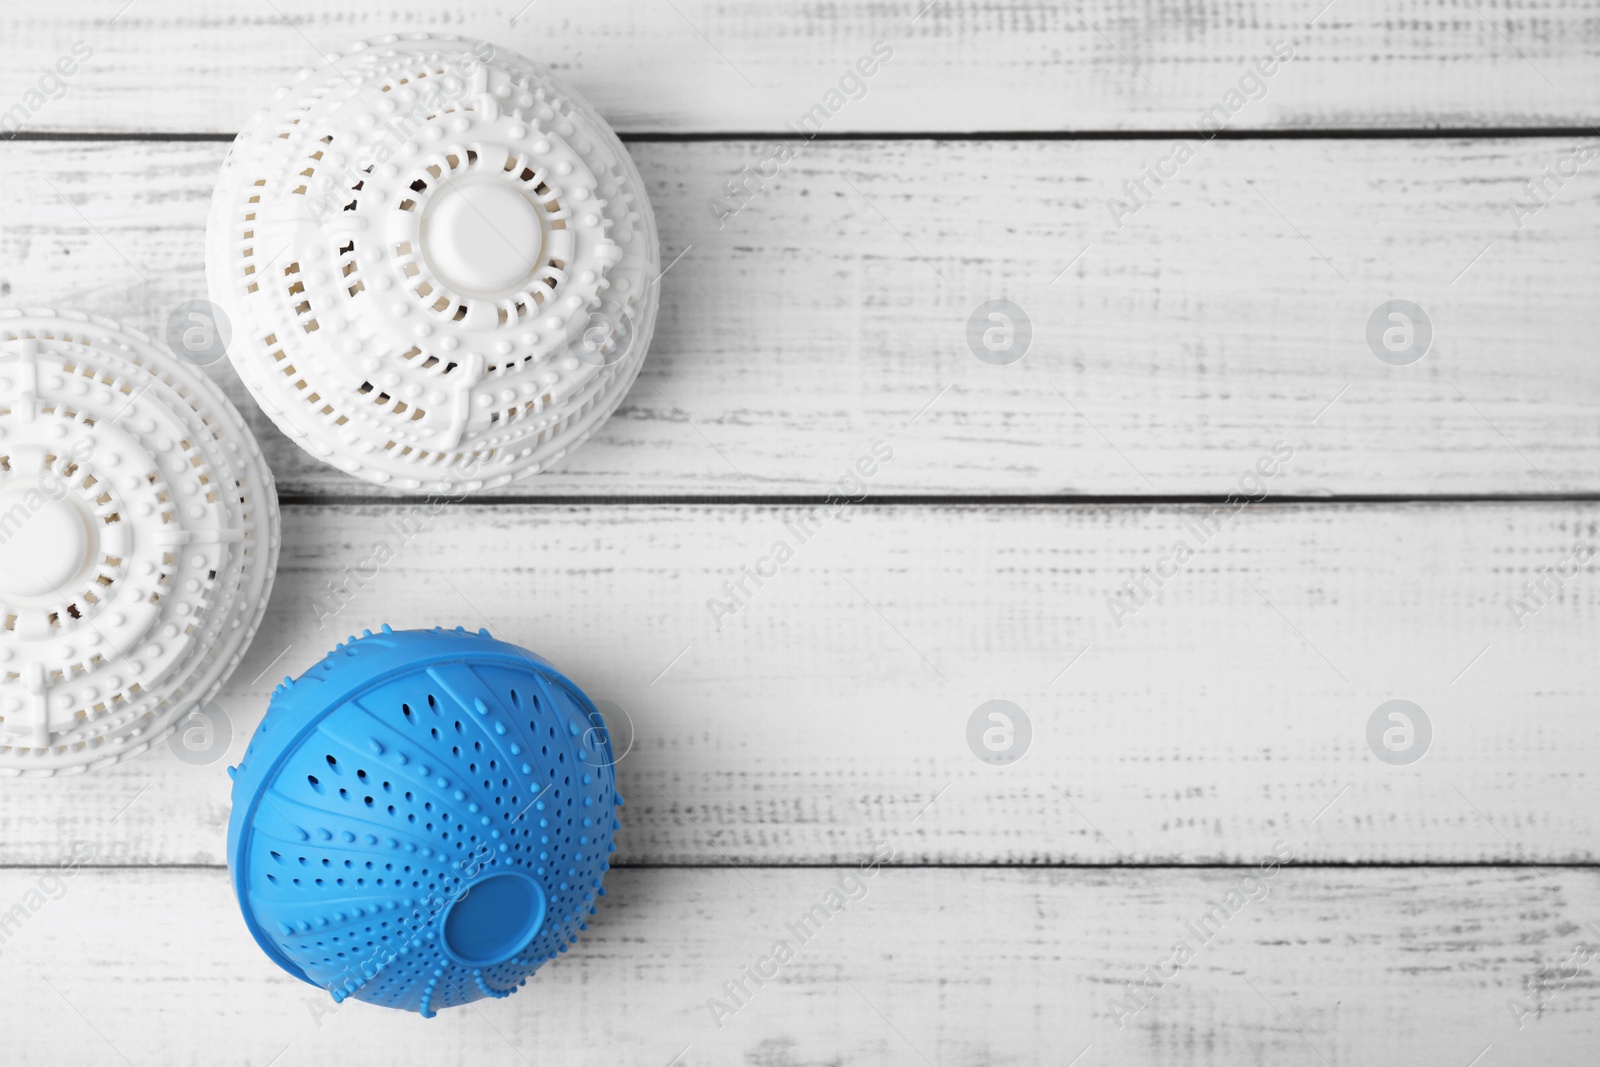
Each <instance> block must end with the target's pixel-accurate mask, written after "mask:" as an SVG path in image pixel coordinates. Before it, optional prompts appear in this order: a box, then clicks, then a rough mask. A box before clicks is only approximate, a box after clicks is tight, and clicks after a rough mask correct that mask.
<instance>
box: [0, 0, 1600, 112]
mask: <svg viewBox="0 0 1600 1067" xmlns="http://www.w3.org/2000/svg"><path fill="white" fill-rule="evenodd" d="M1324 3H1325V0H1253V2H1247V3H1228V2H1224V0H1205V2H1203V3H1196V4H1189V5H1184V6H1180V7H1170V6H1169V7H1153V6H1148V5H1143V4H1139V3H1134V2H1132V0H1086V2H1084V3H1082V4H1077V3H1072V4H1058V3H1046V2H1041V0H981V2H976V3H974V2H967V0H894V2H891V3H884V2H881V0H843V2H838V3H830V4H827V5H825V6H818V5H816V4H812V3H805V2H802V0H731V2H730V0H718V2H711V0H673V2H672V3H661V2H658V0H610V2H608V3H605V4H592V3H590V4H585V3H578V2H574V0H534V2H532V3H528V2H527V0H494V2H491V3H471V4H463V3H447V4H437V3H428V2H426V0H346V2H344V3H340V4H337V5H327V4H316V3H308V2H306V0H274V2H273V3H270V4H263V5H260V6H251V7H246V6H235V5H229V4H221V5H200V6H196V5H194V4H191V3H185V2H183V0H132V2H131V3H129V2H128V0H80V2H76V3H72V4H58V5H54V6H32V7H29V6H17V7H14V8H11V9H8V10H7V11H6V13H5V14H4V15H3V16H0V37H3V39H4V40H5V41H6V42H7V43H8V47H9V52H8V62H7V64H6V69H5V72H4V73H3V75H0V101H3V102H5V106H6V107H10V106H11V103H12V102H13V101H20V100H24V99H25V97H24V94H25V93H26V91H27V90H28V89H29V88H30V87H34V86H36V83H37V81H38V79H39V78H40V77H41V76H42V75H43V74H45V73H46V72H47V71H50V70H52V69H54V67H55V64H56V63H57V61H58V60H59V59H60V58H61V57H62V56H63V55H66V54H69V53H70V51H71V48H72V45H73V43H74V42H76V41H82V42H84V44H85V45H86V46H88V47H89V48H92V49H93V55H92V56H91V57H90V58H89V60H88V61H87V62H86V63H84V64H83V65H82V66H81V67H80V68H78V70H77V71H76V73H74V74H73V75H72V76H71V77H70V78H68V79H67V80H66V85H67V92H66V95H65V96H64V97H63V98H61V99H58V100H53V101H51V102H49V103H47V104H45V105H44V106H43V107H40V108H38V109H37V110H36V113H34V114H32V115H30V116H28V117H27V128H29V129H36V130H38V129H42V130H86V131H112V132H126V131H162V132H171V131H179V132H191V131H196V130H206V131H220V132H227V133H232V132H234V131H235V130H237V129H238V128H239V126H240V125H241V124H242V123H243V122H244V120H245V119H246V117H247V116H248V115H249V114H250V113H251V111H253V110H254V109H255V108H257V107H259V106H261V104H262V102H263V101H265V100H266V99H267V97H268V96H269V95H270V94H271V93H272V91H273V90H275V89H277V88H278V87H279V86H280V85H282V84H284V83H286V82H287V81H288V80H289V79H290V78H291V77H292V75H293V74H294V72H295V71H296V70H297V69H299V68H301V67H305V66H315V65H318V64H320V63H322V62H323V60H324V55H325V54H326V53H330V52H337V51H341V50H343V49H345V48H347V46H348V45H350V44H351V43H353V42H354V41H356V40H357V39H360V38H364V37H374V36H378V35H381V34H385V33H393V32H433V33H457V34H465V35H470V36H477V37H483V38H487V39H489V40H491V41H493V42H494V43H495V44H497V45H501V46H504V47H507V48H511V49H515V50H517V51H521V52H524V53H526V54H528V55H531V56H534V57H536V58H538V59H540V60H542V61H544V62H546V63H549V64H551V65H552V66H553V67H554V68H555V69H556V71H557V72H558V73H559V74H561V75H563V76H565V77H566V78H568V79H569V80H570V81H571V82H572V83H573V84H574V85H576V86H577V88H578V89H579V90H580V91H582V92H583V93H584V94H586V95H587V96H589V97H590V98H591V99H592V100H593V101H594V103H595V104H596V105H597V106H598V107H599V108H600V111H601V113H602V114H605V115H606V116H607V117H609V118H610V119H611V120H612V121H613V122H614V123H615V124H616V125H617V126H618V127H619V128H620V129H622V130H625V131H637V132H647V133H654V132H673V133H677V132H691V133H699V132H705V131H759V132H769V131H783V130H784V129H785V128H786V126H785V124H786V123H787V122H791V121H792V122H795V123H798V122H799V121H800V119H801V117H802V115H804V114H805V113H806V112H807V111H808V110H809V109H810V108H811V107H813V106H814V105H816V104H819V103H828V104H830V105H833V110H834V111H835V113H834V114H833V115H832V116H831V117H830V118H829V119H828V121H827V123H826V125H825V126H824V127H823V128H824V129H826V130H827V131H828V132H830V133H833V132H851V131H860V130H870V131H886V132H896V131H924V130H937V131H951V132H972V131H977V132H990V131H998V130H1008V131H1009V130H1148V129H1157V130H1171V129H1184V128H1186V125H1187V124H1188V123H1190V122H1198V121H1200V118H1201V116H1202V114H1203V113H1204V112H1205V110H1206V109H1207V108H1209V107H1211V106H1213V105H1217V104H1222V103H1232V104H1234V106H1235V107H1236V109H1237V110H1236V112H1235V113H1234V114H1233V115H1232V117H1231V121H1230V125H1231V126H1233V127H1234V128H1242V129H1304V128H1319V127H1329V126H1336V127H1374V128H1383V127H1410V128H1426V127H1438V126H1444V127H1463V126H1473V127H1476V126H1502V127H1503V126H1523V125H1566V126H1572V125H1580V124H1582V123H1584V122H1586V121H1588V120H1590V119H1591V118H1592V117H1593V115H1594V114H1595V111H1596V108H1597V105H1600V86H1597V84H1596V82H1595V79H1594V76H1593V74H1594V63H1595V61H1596V58H1597V54H1600V26H1597V25H1596V23H1595V20H1594V19H1593V17H1592V14H1591V12H1590V11H1589V10H1588V9H1586V8H1585V7H1584V6H1582V5H1577V4H1562V3H1558V2H1555V0H1525V2H1517V3H1488V2H1483V3H1480V2H1477V0H1401V2H1398V3H1384V4H1379V3H1374V2H1372V0H1337V2H1336V3H1331V4H1326V6H1324ZM123 8H125V10H122V11H121V12H120V13H119V9H123ZM1319 8H1322V10H1321V11H1319V10H1318V9H1319ZM519 9H520V10H519ZM113 17H114V21H111V20H113ZM877 41H882V42H884V45H883V47H887V48H890V49H892V50H893V55H892V58H891V59H890V60H889V62H888V64H887V65H885V66H883V67H882V68H881V69H880V70H878V71H877V72H876V73H875V74H874V75H873V76H872V77H871V78H870V79H869V80H867V81H866V82H865V85H866V90H865V93H864V95H863V94H862V90H860V89H853V83H847V84H846V86H845V89H846V91H847V92H849V91H853V93H854V95H855V96H856V97H858V99H853V100H849V101H848V102H846V99H845V97H844V95H843V94H841V96H840V98H839V99H838V101H837V102H834V101H828V100H827V94H828V92H829V91H830V90H834V89H837V88H838V86H839V82H840V80H841V79H842V78H844V77H845V76H846V75H848V74H849V73H850V72H852V70H853V69H854V68H855V64H856V62H857V60H858V59H861V58H862V57H865V56H869V55H870V54H871V52H872V49H873V45H874V43H875V42H877ZM1274 45H1280V48H1281V47H1284V46H1287V47H1292V48H1293V50H1294V51H1293V55H1294V58H1293V59H1292V60H1290V61H1289V62H1288V63H1287V64H1286V65H1284V66H1282V67H1276V68H1274V67H1271V66H1264V67H1263V69H1269V70H1273V71H1274V73H1273V74H1272V75H1271V76H1270V77H1268V78H1266V79H1264V80H1263V81H1262V82H1261V84H1262V85H1264V86H1265V90H1264V92H1263V90H1261V89H1257V88H1255V87H1254V85H1253V84H1251V83H1248V82H1247V83H1246V85H1245V86H1244V89H1245V91H1246V92H1249V93H1251V94H1253V95H1254V96H1255V97H1256V99H1253V100H1250V101H1249V102H1248V103H1246V102H1245V100H1246V97H1245V96H1244V95H1243V94H1241V95H1239V96H1238V97H1236V98H1235V100H1234V101H1228V100H1227V93H1228V92H1229V91H1230V90H1233V91H1235V92H1238V90H1239V88H1240V80H1241V79H1243V78H1246V77H1247V76H1248V75H1249V74H1250V73H1251V71H1252V65H1253V64H1254V63H1255V61H1256V60H1258V59H1261V58H1263V57H1271V55H1272V53H1273V48H1274ZM30 110H32V109H30Z"/></svg>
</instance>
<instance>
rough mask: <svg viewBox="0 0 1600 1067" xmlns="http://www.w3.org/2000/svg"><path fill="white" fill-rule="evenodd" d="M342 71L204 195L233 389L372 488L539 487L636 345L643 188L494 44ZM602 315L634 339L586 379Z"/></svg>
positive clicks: (300, 98) (248, 144) (644, 232)
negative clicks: (536, 478)
mask: <svg viewBox="0 0 1600 1067" xmlns="http://www.w3.org/2000/svg"><path fill="white" fill-rule="evenodd" d="M332 58H334V59H335V60H337V62H334V63H330V64H329V65H328V66H326V67H324V68H322V69H321V70H320V71H304V72H302V74H301V77H300V80H299V81H298V82H297V83H296V84H295V85H294V86H292V87H290V88H286V89H283V90H280V91H279V93H278V94H277V96H276V97H275V98H274V100H273V102H272V103H271V104H270V105H269V106H268V107H267V108H265V109H264V110H263V111H261V112H260V113H258V114H257V115H256V116H255V117H254V118H252V119H251V120H250V122H249V123H248V124H247V125H246V127H245V129H244V130H243V131H241V133H240V134H239V136H238V138H237V140H236V141H235V143H234V146H233V149H232V151H231V152H230V153H229V155H228V158H227V160H226V162H225V163H224V166H223V170H222V174H221V177H220V179H219V181H218V184H217V190H216V194H215V196H214V198H213V202H212V212H211V218H210V221H209V225H208V228H207V250H206V272H207V279H208V283H209V286H210V290H211V298H212V300H214V301H215V302H216V303H217V304H218V305H219V306H220V307H222V308H223V309H224V311H225V312H226V313H227V315H228V316H229V318H230V320H231V322H232V325H233V337H234V341H233V343H232V345H231V346H230V350H229V354H230V356H231V358H232V359H233V361H234V364H235V366H236V367H237V368H238V371H239V374H240V377H241V378H243V380H244V382H245V384H246V385H247V386H248V387H249V389H250V391H251V393H252V394H253V395H254V396H255V398H256V400H257V401H258V402H259V403H260V404H261V406H262V408H263V410H265V411H266V412H267V413H268V414H269V415H270V416H271V417H272V419H273V420H274V421H275V422H276V423H277V424H278V426H279V427H280V428H281V429H282V430H283V431H284V432H285V433H286V434H288V435H289V436H290V437H291V438H292V439H294V440H295V441H296V442H298V443H299V444H300V445H301V446H302V447H304V448H305V449H307V450H308V451H310V452H311V453H312V454H314V455H316V456H318V457H319V458H321V459H323V460H326V461H327V462H330V463H333V464H334V465H336V466H338V467H340V468H341V469H343V470H345V471H347V472H349V473H351V474H354V475H356V476H358V477H361V478H365V479H367V480H369V481H372V482H375V483H378V484H383V485H390V486H393V487H395V488H400V489H411V490H444V489H451V490H461V491H470V490H473V489H477V488H481V487H485V486H495V485H502V484H505V483H507V482H510V481H512V480H514V479H517V478H522V477H526V476H529V475H532V474H535V473H537V472H539V471H541V470H547V469H549V468H550V467H551V466H553V465H554V464H556V463H558V462H559V461H560V460H561V459H563V458H564V457H565V456H566V455H568V454H569V453H570V452H571V451H572V449H573V448H575V447H577V445H578V444H580V443H581V442H583V441H584V440H586V439H587V438H588V437H589V435H590V434H591V433H593V432H594V430H595V429H596V428H597V427H598V426H599V425H600V424H601V423H602V422H603V421H604V420H605V419H606V418H607V417H608V416H609V415H610V414H611V412H612V411H613V410H615V408H616V407H617V405H618V404H619V403H620V402H621V400H622V397H623V396H624V395H625V394H626V393H627V390H628V388H629V386H630V385H631V384H632V383H633V381H634V379H635V378H636V376H637V375H638V372H639V367H640V365H641V364H642V362H643V360H644V356H645V352H646V350H647V348H648V346H649V341H650V336H651V334H652V332H653V329H654V323H655V316H656V306H657V301H658V299H659V291H660V287H659V286H657V285H654V284H653V283H654V281H655V279H656V277H657V275H658V274H659V270H660V261H661V260H660V248H659V242H658V240H657V236H656V226H655V219H654V216H653V214H652V213H651V210H650V205H649V202H648V199H647V198H646V196H645V193H644V189H643V183H642V181H641V180H640V178H639V174H638V171H637V170H636V169H635V167H634V165H633V162H632V160H630V159H629V157H628V154H627V152H626V150H625V149H624V148H623V146H622V143H621V142H620V141H619V140H618V139H617V138H616V136H615V134H613V133H612V131H611V129H610V127H609V126H607V124H606V123H605V121H604V119H602V118H601V117H600V115H599V114H598V113H597V112H595V111H594V109H593V108H592V107H590V106H589V105H588V104H587V103H586V102H585V101H584V100H583V99H582V98H581V97H579V96H578V95H577V94H576V93H574V92H573V91H572V90H571V89H569V88H568V87H566V86H565V85H563V84H561V83H560V82H559V81H558V80H556V79H554V78H552V77H551V76H550V74H549V72H548V71H547V70H545V69H544V68H543V67H541V66H539V65H537V64H534V63H532V62H530V61H529V60H527V59H524V58H523V57H521V56H517V55H514V54H512V53H509V52H506V51H505V50H503V49H496V48H494V47H493V46H491V45H489V44H487V43H486V42H482V41H472V40H464V39H459V38H455V37H450V36H429V35H424V34H414V35H393V36H388V37H383V38H379V39H376V40H374V41H370V42H362V43H359V44H357V45H355V46H353V47H352V48H351V49H350V50H349V51H348V52H347V53H346V54H345V55H343V56H338V57H332ZM480 195H481V196H485V197H487V199H485V200H484V201H483V202H485V203H492V204H495V205H500V206H501V208H503V209H504V210H499V209H495V208H491V209H489V210H488V211H485V210H483V209H480V208H478V207H476V206H475V204H476V202H477V198H478V197H479V196H480ZM534 231H537V234H538V236H537V237H531V236H529V235H531V234H532V233H533V232H534ZM507 233H513V234H518V235H522V236H520V237H519V238H518V239H516V240H514V241H513V240H511V239H509V238H507V237H505V234H507ZM491 262H495V266H494V267H485V264H489V263H491ZM478 268H483V270H482V271H481V276H479V277H477V278H476V280H475V281H474V280H473V279H463V278H461V277H459V276H457V277H452V274H455V275H459V274H461V273H462V271H463V270H465V272H466V273H467V274H469V275H473V274H480V271H479V270H478ZM524 268H525V269H524ZM469 282H472V284H469ZM592 312H594V313H599V314H600V316H601V319H600V320H599V321H604V322H612V323H618V324H620V323H623V322H626V323H627V324H628V326H627V328H626V329H621V328H617V329H611V330H610V332H609V334H608V336H610V337H612V338H613V339H614V343H616V344H617V345H619V346H620V347H618V348H617V349H616V350H615V352H614V353H608V354H607V355H606V356H605V357H604V358H583V359H580V358H578V356H577V355H575V354H574V350H573V337H574V333H573V329H574V326H575V324H577V325H584V326H587V332H585V330H579V331H578V334H577V335H578V336H593V333H592V330H593V325H592V323H591V321H590V319H589V316H590V314H591V313H592ZM613 355H615V357H616V358H615V359H613V358H612V357H613Z"/></svg>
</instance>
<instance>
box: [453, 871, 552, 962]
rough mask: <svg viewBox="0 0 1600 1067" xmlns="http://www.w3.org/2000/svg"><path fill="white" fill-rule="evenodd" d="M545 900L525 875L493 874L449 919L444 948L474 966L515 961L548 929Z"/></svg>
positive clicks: (460, 902) (455, 906) (458, 903)
mask: <svg viewBox="0 0 1600 1067" xmlns="http://www.w3.org/2000/svg"><path fill="white" fill-rule="evenodd" d="M544 913H545V896H544V890H543V889H542V888H541V887H540V885H539V883H538V882H536V881H534V880H533V879H532V878H530V877H528V876H527V875H525V874H523V873H521V872H520V871H507V872H506V873H504V874H492V875H490V876H489V877H487V878H485V879H484V880H483V881H481V882H478V883H477V884H475V885H473V886H472V887H471V888H470V889H468V891H467V895H466V896H464V897H459V898H457V900H456V901H455V902H454V903H453V904H451V905H450V907H449V909H448V910H447V911H446V912H445V915H444V947H445V949H446V951H448V952H449V953H450V955H452V956H454V957H455V958H456V959H458V960H460V961H461V962H462V963H464V964H466V965H467V966H469V967H492V966H494V965H495V964H497V963H504V962H506V961H507V960H509V959H512V958H514V957H515V956H516V955H517V953H518V952H521V951H522V950H523V949H524V948H525V947H527V945H528V942H530V941H532V940H533V937H534V935H535V934H537V933H538V932H539V927H541V926H543V925H544Z"/></svg>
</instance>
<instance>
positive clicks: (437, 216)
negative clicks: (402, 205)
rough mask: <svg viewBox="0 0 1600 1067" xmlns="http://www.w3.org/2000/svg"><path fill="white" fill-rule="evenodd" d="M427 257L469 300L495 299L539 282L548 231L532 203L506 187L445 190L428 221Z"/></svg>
mask: <svg viewBox="0 0 1600 1067" xmlns="http://www.w3.org/2000/svg"><path fill="white" fill-rule="evenodd" d="M421 241H422V256H423V258H424V259H425V260H427V262H428V266H430V267H432V268H433V271H434V273H436V274H437V275H439V279H440V280H441V281H443V282H444V283H445V284H446V285H448V286H450V287H451V288H454V289H457V290H460V291H461V292H462V293H463V294H464V295H467V296H477V297H485V298H493V297H496V296H500V295H502V294H506V293H511V292H514V291H516V290H517V289H518V288H520V287H521V285H522V284H523V283H524V282H526V281H527V280H528V279H529V278H531V277H532V276H533V273H534V270H535V268H537V267H538V265H539V256H540V254H541V252H542V251H543V248H544V227H543V226H542V225H540V222H539V213H538V211H537V209H535V208H534V206H533V204H532V202H531V201H529V200H528V198H527V197H525V196H523V195H522V194H521V193H520V192H518V191H517V190H515V189H513V188H510V187H509V186H507V185H505V184H501V183H489V184H486V183H483V182H475V183H472V184H457V185H448V186H445V187H444V188H443V189H441V190H440V191H439V193H438V195H437V196H435V197H434V199H433V200H432V202H431V203H429V204H428V207H427V214H426V215H425V216H424V217H423V219H422V235H421Z"/></svg>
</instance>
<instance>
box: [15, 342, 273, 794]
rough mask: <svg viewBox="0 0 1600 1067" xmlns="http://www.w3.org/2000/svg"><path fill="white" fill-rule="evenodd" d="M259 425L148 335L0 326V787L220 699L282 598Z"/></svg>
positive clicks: (92, 758)
mask: <svg viewBox="0 0 1600 1067" xmlns="http://www.w3.org/2000/svg"><path fill="white" fill-rule="evenodd" d="M277 556H278V499H277V495H276V494H275V492H274V491H273V485H272V475H271V473H270V472H269V471H268V470H267V467H266V464H265V463H264V462H263V461H262V458H261V453H260V450H259V449H258V447H257V445H256V442H255V439H254V438H253V437H252V436H251V434H250V431H249V430H248V429H247V428H246V427H245V424H244V420H243V419H241V418H240V417H239V413H238V412H237V411H236V410H234V407H233V405H232V404H230V403H229V402H228V399H227V397H225V396H223V394H222V391H221V390H220V389H218V388H217V387H216V386H215V385H214V384H212V382H211V381H210V380H209V379H208V378H206V377H205V376H204V375H203V374H201V373H199V372H198V371H196V370H194V369H193V368H191V367H189V366H187V365H185V364H183V363H180V362H179V361H178V360H177V359H176V358H175V357H174V356H173V355H172V354H171V353H170V352H168V351H166V350H164V349H161V348H158V347H156V346H155V345H154V344H152V343H151V342H150V340H149V338H147V337H145V336H144V335H143V334H141V333H139V332H137V331H135V330H130V329H126V328H124V327H121V326H118V325H117V324H116V323H114V322H110V321H108V320H106V319H102V318H97V317H93V316H89V315H84V314H80V313H75V312H55V311H26V312H24V311H0V774H8V775H17V774H30V775H33V774H39V775H47V774H57V773H65V772H71V771H82V770H85V769H87V768H89V767H95V766H101V765H104V764H108V763H113V762H115V761H117V760H119V759H123V758H126V757H128V756H132V755H134V754H136V753H139V752H143V751H144V750H145V749H147V748H149V747H150V746H151V745H152V744H154V743H156V742H159V741H161V740H162V739H164V738H165V737H167V735H168V734H170V733H171V732H172V730H173V728H174V726H175V725H176V723H177V722H178V720H179V718H180V717H181V716H182V715H183V714H184V713H185V712H187V711H188V710H190V709H192V708H194V707H196V706H197V705H198V704H200V703H202V702H204V701H205V700H207V699H209V698H210V697H211V696H212V695H214V694H215V693H216V691H217V689H218V688H219V687H220V686H221V685H222V683H223V681H224V680H226V678H227V677H228V675H229V674H230V673H231V672H232V670H233V669H234V667H235V666H237V665H238V662H239V660H240V659H241V658H242V657H243V656H244V653H245V650H246V649H247V648H248V647H249V645H250V641H251V638H252V637H254V635H255V631H256V627H257V626H258V625H259V624H260V622H261V615H262V613H263V612H264V611H265V610H266V606H267V598H268V595H269V593H270V591H271V589H272V579H273V570H274V568H275V566H276V565H277Z"/></svg>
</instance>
